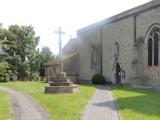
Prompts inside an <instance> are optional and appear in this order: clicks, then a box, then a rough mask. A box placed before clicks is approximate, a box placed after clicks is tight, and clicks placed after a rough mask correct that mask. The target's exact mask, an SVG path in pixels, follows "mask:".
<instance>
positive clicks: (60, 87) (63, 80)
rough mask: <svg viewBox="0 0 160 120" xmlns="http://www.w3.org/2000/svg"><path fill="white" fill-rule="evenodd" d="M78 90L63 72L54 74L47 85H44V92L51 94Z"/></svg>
mask: <svg viewBox="0 0 160 120" xmlns="http://www.w3.org/2000/svg"><path fill="white" fill-rule="evenodd" d="M76 92H78V85H75V84H73V82H71V81H70V80H69V79H68V78H67V76H66V73H65V72H60V73H57V74H56V77H55V78H54V79H53V80H52V82H49V85H47V86H46V87H45V93H48V94H52V93H57V94H65V93H76Z"/></svg>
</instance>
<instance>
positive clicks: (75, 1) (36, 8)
mask: <svg viewBox="0 0 160 120" xmlns="http://www.w3.org/2000/svg"><path fill="white" fill-rule="evenodd" d="M148 1H151V0H0V3H1V5H0V6H1V7H0V23H3V27H7V26H8V25H11V24H18V25H32V26H33V27H34V28H35V31H36V34H37V35H38V36H40V37H41V39H40V45H39V47H40V48H41V47H43V46H49V47H50V49H51V50H52V51H53V52H54V53H55V54H57V53H58V35H56V34H55V33H54V31H56V30H57V29H58V27H59V26H61V27H62V29H63V31H64V32H65V33H66V34H65V35H64V36H63V45H65V44H66V42H67V41H68V40H69V39H70V37H75V36H76V31H77V30H78V29H80V28H83V27H85V26H87V25H89V24H92V23H95V22H97V21H99V20H103V19H105V18H108V17H110V16H113V15H115V14H118V13H120V12H123V11H125V10H128V9H130V8H133V7H135V6H138V5H141V4H143V3H146V2H148Z"/></svg>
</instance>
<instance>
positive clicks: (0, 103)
mask: <svg viewBox="0 0 160 120" xmlns="http://www.w3.org/2000/svg"><path fill="white" fill-rule="evenodd" d="M10 107H11V102H10V98H9V96H8V94H7V93H4V92H1V91H0V120H9V119H10V118H11V110H10V109H9V108H10Z"/></svg>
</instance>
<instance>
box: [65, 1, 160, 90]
mask: <svg viewBox="0 0 160 120" xmlns="http://www.w3.org/2000/svg"><path fill="white" fill-rule="evenodd" d="M159 13H160V1H159V0H153V1H150V2H148V3H146V4H143V5H141V6H138V7H136V8H133V9H131V10H128V11H125V12H123V13H120V14H118V15H115V16H113V17H110V18H107V19H105V20H102V21H99V22H97V23H95V24H92V25H89V26H87V27H85V28H82V29H79V30H78V31H77V38H76V39H73V40H70V41H69V42H68V44H67V45H66V46H65V47H64V49H65V51H63V50H62V51H63V56H65V55H66V54H69V53H68V52H66V51H71V52H70V53H72V51H76V54H75V55H74V56H72V57H71V58H70V59H67V60H64V69H65V70H66V72H67V70H69V71H70V72H72V73H75V74H78V75H79V82H88V83H90V82H91V78H92V76H93V75H94V74H102V75H103V76H104V77H105V78H106V81H110V82H112V83H113V84H116V83H123V84H127V85H133V86H141V85H142V86H143V85H145V86H152V87H154V88H158V87H159V86H160V14H159ZM75 46H76V47H75ZM77 58H78V59H77ZM71 66H72V67H71Z"/></svg>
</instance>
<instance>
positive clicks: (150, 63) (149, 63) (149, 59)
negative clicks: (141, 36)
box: [148, 38, 152, 66]
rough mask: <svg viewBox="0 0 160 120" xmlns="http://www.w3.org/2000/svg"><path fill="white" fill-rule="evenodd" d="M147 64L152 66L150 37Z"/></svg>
mask: <svg viewBox="0 0 160 120" xmlns="http://www.w3.org/2000/svg"><path fill="white" fill-rule="evenodd" d="M148 66H152V39H151V38H150V39H149V40H148Z"/></svg>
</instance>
